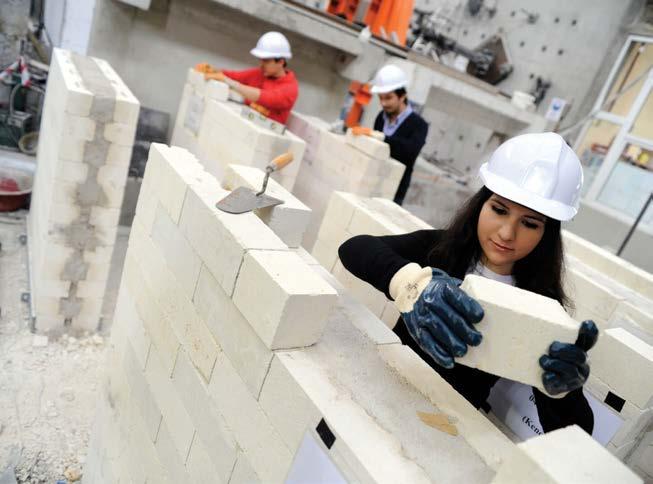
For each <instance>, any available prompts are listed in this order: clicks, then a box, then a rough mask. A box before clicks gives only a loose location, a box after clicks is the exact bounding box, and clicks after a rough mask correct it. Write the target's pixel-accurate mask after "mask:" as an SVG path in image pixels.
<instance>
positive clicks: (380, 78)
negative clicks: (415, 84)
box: [372, 64, 408, 94]
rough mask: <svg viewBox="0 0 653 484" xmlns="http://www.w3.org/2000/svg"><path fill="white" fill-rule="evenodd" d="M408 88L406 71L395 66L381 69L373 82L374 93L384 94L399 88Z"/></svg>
mask: <svg viewBox="0 0 653 484" xmlns="http://www.w3.org/2000/svg"><path fill="white" fill-rule="evenodd" d="M402 87H403V88H406V87H408V78H407V77H406V74H405V73H404V71H402V70H401V69H400V68H399V67H397V66H395V65H392V64H390V65H387V66H383V67H381V69H379V71H378V72H377V73H376V76H375V77H374V80H373V81H372V92H373V93H375V94H384V93H387V92H392V91H394V90H396V89H399V88H402Z"/></svg>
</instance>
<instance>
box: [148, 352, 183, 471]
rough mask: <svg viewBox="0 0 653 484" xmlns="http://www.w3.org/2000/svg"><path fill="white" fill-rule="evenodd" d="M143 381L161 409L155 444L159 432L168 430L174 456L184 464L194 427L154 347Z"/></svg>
mask: <svg viewBox="0 0 653 484" xmlns="http://www.w3.org/2000/svg"><path fill="white" fill-rule="evenodd" d="M145 379H146V380H147V382H148V383H149V385H150V388H151V389H152V395H153V396H154V400H155V402H156V405H157V406H158V407H159V408H160V409H161V414H162V416H163V419H162V422H161V427H160V428H159V433H158V434H157V439H156V442H157V444H158V443H159V441H160V440H161V430H162V428H163V427H164V426H165V427H166V428H167V429H168V433H169V437H170V439H171V440H172V442H173V445H174V447H175V450H176V454H177V455H178V456H179V457H180V460H181V462H182V463H183V462H185V460H186V456H187V455H188V450H189V449H190V444H191V442H192V439H193V434H194V432H195V427H194V426H193V422H192V420H191V418H190V417H189V415H188V412H187V411H186V408H185V407H184V405H183V404H182V402H181V398H180V395H179V393H177V391H176V389H175V387H174V385H173V383H172V380H171V379H170V375H169V374H168V372H167V369H166V368H164V366H163V364H162V361H161V358H159V352H158V350H156V349H155V348H154V347H153V348H151V349H150V355H149V356H148V359H147V365H146V367H145Z"/></svg>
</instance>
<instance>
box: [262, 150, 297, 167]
mask: <svg viewBox="0 0 653 484" xmlns="http://www.w3.org/2000/svg"><path fill="white" fill-rule="evenodd" d="M294 158H295V157H294V156H293V154H292V153H284V154H283V155H279V156H277V157H276V158H275V159H274V160H272V161H271V162H270V164H269V165H268V166H269V167H270V168H271V169H272V171H278V170H281V169H282V168H283V167H284V166H286V165H287V164H288V163H290V162H291V161H292V160H293V159H294Z"/></svg>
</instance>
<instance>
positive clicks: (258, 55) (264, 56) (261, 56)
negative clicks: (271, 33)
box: [249, 47, 292, 59]
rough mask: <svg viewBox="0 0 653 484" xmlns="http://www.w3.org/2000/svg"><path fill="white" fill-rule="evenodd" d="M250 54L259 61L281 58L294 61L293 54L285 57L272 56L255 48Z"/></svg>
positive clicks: (284, 55)
mask: <svg viewBox="0 0 653 484" xmlns="http://www.w3.org/2000/svg"><path fill="white" fill-rule="evenodd" d="M249 53H250V54H252V55H253V56H254V57H256V58H258V59H279V58H281V59H292V54H291V53H287V54H283V55H279V54H271V53H270V52H267V51H264V50H260V49H257V48H256V47H254V48H253V49H252V50H250V51H249Z"/></svg>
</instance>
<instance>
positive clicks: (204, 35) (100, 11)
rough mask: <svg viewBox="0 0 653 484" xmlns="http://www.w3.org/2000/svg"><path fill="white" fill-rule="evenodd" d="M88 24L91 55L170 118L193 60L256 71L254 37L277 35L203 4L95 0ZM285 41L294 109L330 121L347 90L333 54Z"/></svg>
mask: <svg viewBox="0 0 653 484" xmlns="http://www.w3.org/2000/svg"><path fill="white" fill-rule="evenodd" d="M93 25H94V26H93V32H92V35H91V40H90V47H89V52H90V53H91V54H92V55H96V56H99V57H103V58H105V59H107V60H108V61H109V62H111V64H112V65H113V66H114V67H115V69H116V71H117V72H118V73H119V74H120V75H121V77H122V78H123V79H124V80H125V82H126V83H127V85H129V86H130V87H131V88H132V90H133V91H134V93H135V95H136V96H137V97H138V98H139V99H140V100H141V102H142V103H143V105H144V106H147V107H151V108H154V109H158V110H162V111H165V112H168V113H170V115H171V119H174V118H175V116H176V113H177V107H178V105H179V101H180V99H181V94H182V90H183V86H184V81H185V79H186V74H187V68H188V67H192V66H193V65H195V64H196V63H198V62H209V63H211V64H212V65H215V66H217V67H222V68H230V69H241V68H246V67H251V66H254V65H257V62H256V59H255V58H254V57H252V56H251V55H250V54H249V50H250V49H251V48H252V47H253V46H254V45H255V44H256V40H257V39H258V37H259V35H261V34H262V33H264V32H266V31H268V30H278V27H276V26H274V25H272V24H266V23H264V22H261V21H259V20H256V19H254V18H253V17H250V16H247V15H244V14H242V13H238V12H235V11H233V10H231V9H229V8H227V7H224V6H221V5H219V4H216V3H213V2H210V1H205V0H171V1H170V2H167V4H166V2H153V4H152V7H151V8H150V10H148V11H142V10H139V9H137V8H135V7H130V6H127V5H125V4H122V3H120V2H116V1H113V0H98V1H97V5H96V9H95V17H94V21H93ZM288 37H289V40H290V42H291V44H292V48H293V53H294V57H293V59H292V61H291V63H290V68H291V69H292V70H294V71H295V73H296V74H297V76H298V78H299V81H300V84H301V90H300V95H299V99H298V101H297V104H296V106H295V107H296V109H298V110H299V111H300V112H305V113H308V114H316V115H317V114H319V115H320V117H322V118H324V119H327V120H335V119H336V118H337V116H338V114H339V110H340V107H341V106H342V103H343V102H344V97H345V94H346V92H347V86H348V85H349V83H348V81H346V80H345V79H344V78H342V77H341V76H339V75H338V74H337V73H336V72H335V65H336V62H337V60H338V56H339V54H338V52H337V51H336V50H334V49H331V48H329V47H326V46H323V45H320V44H318V43H316V42H312V41H308V40H306V39H303V38H301V37H299V36H297V35H291V34H288ZM171 128H172V126H171Z"/></svg>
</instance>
